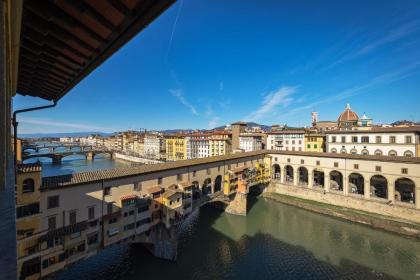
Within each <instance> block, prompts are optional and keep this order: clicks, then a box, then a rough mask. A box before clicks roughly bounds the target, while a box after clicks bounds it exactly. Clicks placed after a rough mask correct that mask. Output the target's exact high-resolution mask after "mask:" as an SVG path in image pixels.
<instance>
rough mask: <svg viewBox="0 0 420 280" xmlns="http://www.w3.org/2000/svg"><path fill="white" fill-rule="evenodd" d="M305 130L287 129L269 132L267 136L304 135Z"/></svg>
mask: <svg viewBox="0 0 420 280" xmlns="http://www.w3.org/2000/svg"><path fill="white" fill-rule="evenodd" d="M304 133H305V130H304V129H285V130H275V131H269V132H267V134H304Z"/></svg>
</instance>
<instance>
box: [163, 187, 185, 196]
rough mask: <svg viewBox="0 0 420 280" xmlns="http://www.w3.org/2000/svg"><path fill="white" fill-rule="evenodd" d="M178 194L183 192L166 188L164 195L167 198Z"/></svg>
mask: <svg viewBox="0 0 420 280" xmlns="http://www.w3.org/2000/svg"><path fill="white" fill-rule="evenodd" d="M176 194H181V192H178V191H175V190H171V189H166V190H165V192H164V193H163V194H162V196H163V197H165V198H171V197H173V196H174V195H176Z"/></svg>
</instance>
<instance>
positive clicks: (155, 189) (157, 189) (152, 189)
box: [147, 186, 162, 194]
mask: <svg viewBox="0 0 420 280" xmlns="http://www.w3.org/2000/svg"><path fill="white" fill-rule="evenodd" d="M161 191H162V187H161V186H154V187H150V188H148V189H147V192H148V193H149V194H152V193H158V192H161Z"/></svg>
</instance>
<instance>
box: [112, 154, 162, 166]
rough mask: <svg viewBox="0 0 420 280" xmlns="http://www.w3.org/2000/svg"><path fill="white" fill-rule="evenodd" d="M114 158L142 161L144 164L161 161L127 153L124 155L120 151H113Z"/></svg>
mask: <svg viewBox="0 0 420 280" xmlns="http://www.w3.org/2000/svg"><path fill="white" fill-rule="evenodd" d="M114 158H118V159H123V160H127V161H131V162H139V163H144V164H156V163H162V162H163V161H160V160H154V159H147V158H140V157H135V156H129V155H124V154H120V153H114Z"/></svg>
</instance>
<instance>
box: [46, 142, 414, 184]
mask: <svg viewBox="0 0 420 280" xmlns="http://www.w3.org/2000/svg"><path fill="white" fill-rule="evenodd" d="M266 154H279V155H297V156H299V155H300V156H312V157H318V158H322V157H329V158H343V159H359V160H377V161H386V162H401V163H415V164H420V158H408V157H389V156H375V155H351V154H341V153H340V154H339V153H317V152H298V151H273V150H260V151H254V152H242V153H235V154H230V155H224V156H217V157H208V158H200V159H192V160H180V161H174V162H166V163H160V164H150V165H141V166H135V167H126V168H117V169H109V170H98V171H90V172H84V173H76V174H69V175H61V176H52V177H44V178H43V180H42V187H41V190H49V189H56V188H63V187H68V186H73V185H81V184H88V183H96V182H101V181H102V180H104V181H106V180H112V179H116V178H124V177H131V176H138V175H141V174H150V173H154V172H157V171H164V170H171V169H177V168H185V167H191V166H197V165H200V164H207V163H214V162H223V161H225V160H234V159H239V158H247V157H255V156H260V157H264V156H265V155H266Z"/></svg>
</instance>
